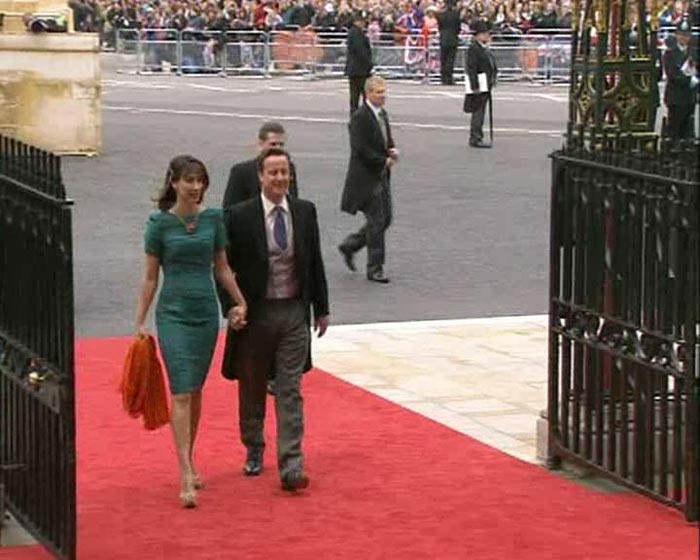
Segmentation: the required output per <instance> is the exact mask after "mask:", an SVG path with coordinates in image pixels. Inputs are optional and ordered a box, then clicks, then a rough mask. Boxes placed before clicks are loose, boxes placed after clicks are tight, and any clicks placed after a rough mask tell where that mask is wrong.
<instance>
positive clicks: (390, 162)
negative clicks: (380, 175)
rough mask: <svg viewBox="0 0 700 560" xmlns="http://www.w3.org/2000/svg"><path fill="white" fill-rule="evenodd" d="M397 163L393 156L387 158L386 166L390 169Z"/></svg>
mask: <svg viewBox="0 0 700 560" xmlns="http://www.w3.org/2000/svg"><path fill="white" fill-rule="evenodd" d="M395 163H396V160H395V159H394V158H392V157H388V158H386V166H387V169H390V168H391V167H393V165H394V164H395Z"/></svg>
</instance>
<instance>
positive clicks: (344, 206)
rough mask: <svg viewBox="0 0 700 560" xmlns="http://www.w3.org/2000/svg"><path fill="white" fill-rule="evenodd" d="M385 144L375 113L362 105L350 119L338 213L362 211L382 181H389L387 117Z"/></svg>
mask: <svg viewBox="0 0 700 560" xmlns="http://www.w3.org/2000/svg"><path fill="white" fill-rule="evenodd" d="M386 124H387V140H388V141H387V142H386V143H385V142H384V136H383V135H382V129H381V128H380V127H379V121H378V120H377V118H376V117H375V116H374V112H373V111H372V109H370V108H369V107H368V106H367V104H364V105H362V107H360V108H359V109H358V110H357V111H355V112H354V113H353V115H352V117H351V118H350V163H349V164H348V172H347V175H346V176H345V188H344V189H343V196H342V199H341V201H340V209H341V210H342V211H343V212H347V213H349V214H355V213H356V212H357V211H358V210H362V209H363V208H364V207H365V206H366V205H367V203H368V202H369V201H370V199H371V198H372V195H373V193H374V192H375V191H376V190H377V188H378V186H379V185H380V183H381V182H382V181H383V180H386V181H387V184H388V181H389V170H388V169H387V168H386V158H387V157H389V148H393V147H394V139H393V137H392V135H391V127H390V126H389V119H388V117H387V123H386Z"/></svg>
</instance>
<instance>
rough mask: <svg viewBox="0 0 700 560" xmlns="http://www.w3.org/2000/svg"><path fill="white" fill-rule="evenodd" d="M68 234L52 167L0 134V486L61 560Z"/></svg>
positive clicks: (67, 531) (66, 524)
mask: <svg viewBox="0 0 700 560" xmlns="http://www.w3.org/2000/svg"><path fill="white" fill-rule="evenodd" d="M71 230H72V228H71V201H69V200H67V199H66V193H65V188H64V186H63V182H62V179H61V167H60V159H59V158H58V157H56V156H54V155H53V154H50V153H47V152H44V151H42V150H38V149H36V148H33V147H30V146H27V145H26V144H22V143H21V142H18V141H16V140H13V139H9V138H4V137H2V136H0V467H1V468H0V487H2V488H1V490H4V497H5V505H6V506H7V508H8V509H9V510H10V512H11V513H12V514H13V515H14V516H15V517H16V518H17V520H18V521H19V522H20V523H21V524H22V525H23V526H24V527H25V528H26V529H27V530H28V531H29V532H30V533H32V535H33V536H34V537H35V538H36V539H37V540H38V541H39V542H41V544H43V545H44V546H45V547H46V548H47V549H48V550H50V551H51V552H52V553H53V554H54V555H55V556H57V557H58V558H67V559H72V558H75V548H76V529H75V523H76V510H75V413H74V375H73V373H74V364H73V361H74V360H73V337H74V329H73V249H72V233H71ZM0 493H2V492H1V491H0Z"/></svg>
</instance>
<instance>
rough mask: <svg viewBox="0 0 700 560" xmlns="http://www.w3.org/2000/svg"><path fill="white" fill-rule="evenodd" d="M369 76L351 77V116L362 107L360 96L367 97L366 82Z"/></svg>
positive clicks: (349, 80) (349, 79) (349, 78)
mask: <svg viewBox="0 0 700 560" xmlns="http://www.w3.org/2000/svg"><path fill="white" fill-rule="evenodd" d="M367 78H368V76H349V77H348V82H349V83H350V114H351V115H352V114H353V113H354V112H355V111H357V108H358V107H359V106H360V95H362V98H363V99H364V97H365V81H366V80H367Z"/></svg>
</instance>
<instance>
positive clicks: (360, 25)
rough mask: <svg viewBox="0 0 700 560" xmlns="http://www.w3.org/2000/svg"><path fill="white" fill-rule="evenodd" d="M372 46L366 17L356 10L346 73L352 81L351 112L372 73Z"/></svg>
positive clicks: (350, 31) (349, 37) (348, 43)
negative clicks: (367, 33) (367, 30)
mask: <svg viewBox="0 0 700 560" xmlns="http://www.w3.org/2000/svg"><path fill="white" fill-rule="evenodd" d="M372 66H373V65H372V47H370V44H369V39H368V38H367V35H366V34H365V18H364V15H363V14H362V12H359V11H358V12H355V15H354V17H353V23H352V27H350V30H349V31H348V42H347V60H346V62H345V75H346V76H347V77H348V82H349V83H350V114H351V115H352V114H353V113H354V112H355V111H356V110H357V108H358V107H359V104H360V94H361V93H362V92H364V88H365V80H366V79H367V78H368V77H369V75H370V74H371V73H372Z"/></svg>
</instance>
